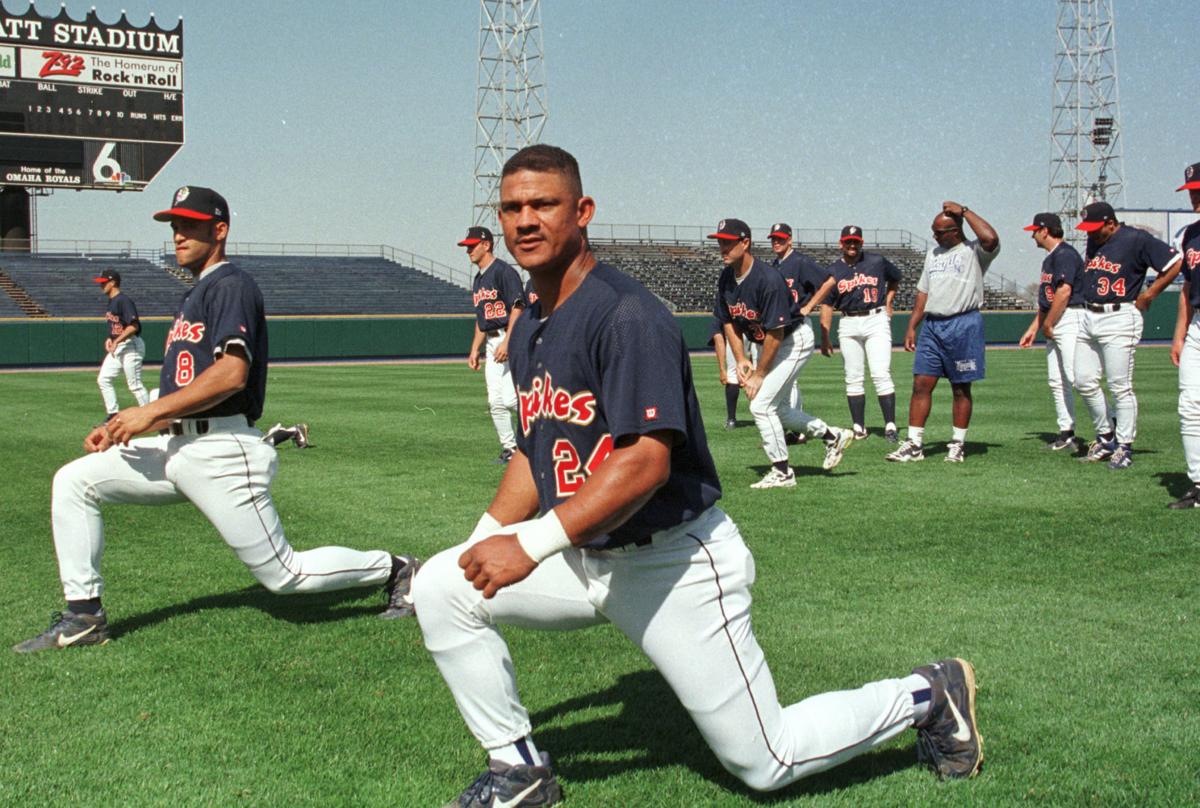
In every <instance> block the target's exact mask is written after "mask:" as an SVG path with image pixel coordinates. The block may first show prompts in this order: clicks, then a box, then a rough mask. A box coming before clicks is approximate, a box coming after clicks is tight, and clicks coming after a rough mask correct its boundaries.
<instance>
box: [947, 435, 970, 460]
mask: <svg viewBox="0 0 1200 808" xmlns="http://www.w3.org/2000/svg"><path fill="white" fill-rule="evenodd" d="M966 456H967V447H966V446H964V445H963V442H962V441H960V440H952V441H950V442H949V443H947V444H946V462H947V463H961V462H963V460H964V459H965V458H966Z"/></svg>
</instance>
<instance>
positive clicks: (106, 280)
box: [92, 278, 112, 283]
mask: <svg viewBox="0 0 1200 808" xmlns="http://www.w3.org/2000/svg"><path fill="white" fill-rule="evenodd" d="M111 280H112V278H92V281H93V282H95V283H108V282H109V281H111Z"/></svg>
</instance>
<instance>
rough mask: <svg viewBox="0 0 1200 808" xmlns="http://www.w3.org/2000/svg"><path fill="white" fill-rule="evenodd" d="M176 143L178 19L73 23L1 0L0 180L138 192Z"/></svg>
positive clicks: (179, 125)
mask: <svg viewBox="0 0 1200 808" xmlns="http://www.w3.org/2000/svg"><path fill="white" fill-rule="evenodd" d="M182 145H183V22H182V21H180V22H179V23H178V24H177V25H176V27H175V28H173V29H171V30H167V29H163V28H160V27H159V26H158V23H157V22H156V21H155V20H154V18H153V17H151V19H150V21H149V22H148V23H147V24H146V25H145V26H143V27H137V26H134V25H132V24H131V23H130V22H129V21H128V20H127V19H126V18H125V16H124V15H122V16H121V19H120V20H118V21H117V22H116V23H113V24H108V23H105V22H102V21H101V20H100V19H99V17H98V16H97V15H96V12H95V11H92V12H91V13H90V14H88V16H87V18H86V19H85V20H83V21H82V22H79V21H76V20H74V19H72V18H71V17H70V16H68V14H67V12H66V9H65V8H64V9H62V10H61V11H59V13H58V14H57V16H54V17H42V16H41V15H39V14H38V12H37V10H36V9H35V8H34V6H33V4H32V3H31V4H30V5H29V8H28V9H27V10H26V11H25V12H24V13H23V14H10V13H9V12H8V11H7V10H5V8H4V4H3V2H2V0H0V185H21V186H45V187H52V188H103V189H108V190H124V191H140V190H142V189H143V188H145V187H146V185H147V184H148V183H149V182H150V180H152V179H154V176H155V175H156V174H157V173H158V172H159V171H160V170H161V169H162V168H163V166H165V165H166V164H167V162H168V161H169V160H170V159H171V158H172V157H173V156H174V155H175V153H176V152H177V151H179V148H180V146H182Z"/></svg>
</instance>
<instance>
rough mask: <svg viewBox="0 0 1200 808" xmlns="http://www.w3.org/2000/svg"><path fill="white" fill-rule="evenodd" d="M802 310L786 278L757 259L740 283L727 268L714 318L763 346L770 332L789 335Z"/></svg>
mask: <svg viewBox="0 0 1200 808" xmlns="http://www.w3.org/2000/svg"><path fill="white" fill-rule="evenodd" d="M799 310H800V309H799V307H798V306H797V305H796V304H795V301H794V300H793V298H792V294H791V291H790V290H789V289H788V287H787V283H786V282H785V281H784V280H783V276H782V275H781V274H779V273H778V272H777V271H775V269H773V268H772V267H769V266H767V265H766V264H764V263H763V262H762V261H759V260H758V259H757V258H756V259H754V263H753V264H751V266H750V269H749V271H748V272H746V274H745V275H744V276H743V277H742V282H741V283H738V280H737V277H736V276H735V275H734V273H733V267H725V269H723V270H722V271H721V277H720V278H719V279H718V280H717V300H716V304H715V305H714V307H713V316H714V317H716V318H717V319H718V320H720V321H721V323H722V325H723V324H725V323H732V324H733V327H734V328H735V329H737V331H738V333H739V334H741V335H742V336H743V337H748V338H749V339H750V340H751V341H752V342H762V341H763V340H764V339H765V338H766V336H767V333H766V332H768V331H772V330H774V329H776V328H786V329H788V331H789V332H790V331H791V330H792V329H793V328H794V326H795V322H796V320H798V319H799V315H798V313H797V312H799Z"/></svg>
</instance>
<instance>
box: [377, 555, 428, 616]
mask: <svg viewBox="0 0 1200 808" xmlns="http://www.w3.org/2000/svg"><path fill="white" fill-rule="evenodd" d="M392 563H393V564H395V565H397V567H398V568H397V570H396V575H395V577H393V578H392V580H391V581H389V582H388V585H387V587H386V591H387V608H385V609H384V610H383V611H382V612H380V613H379V617H380V618H381V619H383V620H395V619H396V618H398V617H412V616H413V615H414V614H416V613H417V609H416V606H414V605H413V599H412V579H413V576H414V575H416V574H417V570H419V569H421V561H420V559H416V558H413V557H412V556H398V555H394V556H392Z"/></svg>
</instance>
